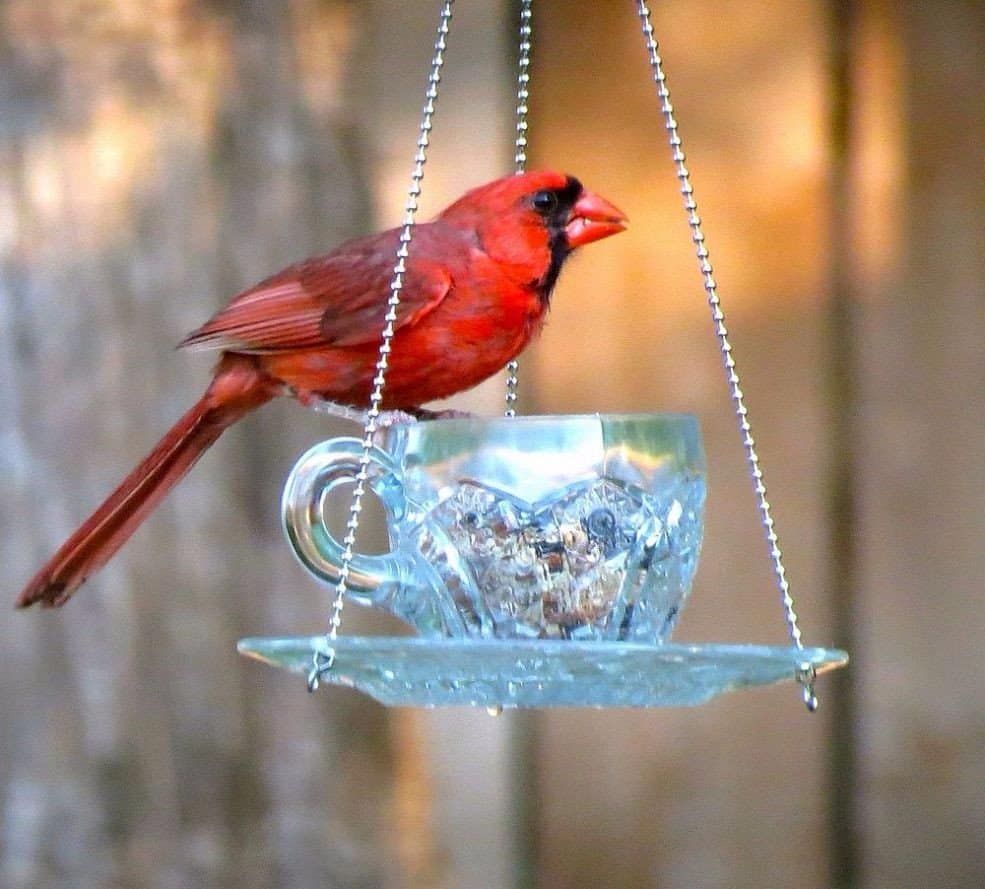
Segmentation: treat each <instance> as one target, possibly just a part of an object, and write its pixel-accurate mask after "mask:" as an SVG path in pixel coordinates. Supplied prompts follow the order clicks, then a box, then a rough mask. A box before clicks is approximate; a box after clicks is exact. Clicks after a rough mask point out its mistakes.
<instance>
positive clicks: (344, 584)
mask: <svg viewBox="0 0 985 889" xmlns="http://www.w3.org/2000/svg"><path fill="white" fill-rule="evenodd" d="M453 2H454V0H445V3H444V4H443V5H442V7H441V16H440V19H439V21H438V33H437V37H436V38H435V42H434V55H433V56H432V57H431V70H430V73H429V75H428V85H427V91H426V93H425V101H424V112H423V116H422V118H421V126H420V130H419V135H418V137H417V152H416V153H415V155H414V171H413V173H411V177H410V179H411V181H410V187H409V189H408V191H407V203H406V205H405V208H404V220H403V227H402V229H401V231H400V246H399V248H398V249H397V253H396V261H395V263H394V266H393V279H392V280H391V281H390V298H389V299H388V300H387V311H386V315H385V316H384V326H383V330H382V332H381V342H380V350H379V354H378V357H377V361H376V376H375V377H374V378H373V392H372V394H371V395H370V406H369V411H368V412H367V414H366V422H365V425H364V426H363V440H362V453H361V454H360V457H359V470H358V472H357V473H356V477H355V487H354V488H353V491H352V502H351V504H350V506H349V518H348V521H347V522H346V535H345V538H344V540H343V544H342V545H343V551H342V559H341V565H340V566H339V582H338V585H337V586H336V590H335V601H334V602H333V603H332V610H331V614H330V616H329V621H328V625H329V626H328V633H327V634H326V637H325V638H326V642H327V647H328V654H324V653H322V652H316V653H315V654H314V656H313V660H312V665H311V670H310V672H309V673H308V690H309V691H314V690H315V689H316V688H318V683H319V679H320V678H321V676H323V675H324V674H325V673H326V672H327V671H329V670H331V669H332V667H333V666H334V664H335V649H334V647H333V643H334V642H335V640H336V639H337V638H338V634H339V626H340V625H341V623H342V609H343V608H344V607H345V596H346V593H347V592H348V589H349V574H350V573H351V565H352V559H353V556H354V553H355V547H356V532H357V530H358V529H359V517H360V514H361V513H362V508H363V505H362V502H363V497H364V496H365V494H366V483H367V481H368V479H369V466H370V462H371V458H370V454H371V452H372V450H373V437H374V436H375V434H376V430H377V422H378V420H379V417H380V411H381V407H382V404H383V388H384V386H385V385H386V373H387V368H388V367H389V364H390V352H391V351H392V350H391V345H390V343H391V340H392V339H393V336H394V333H395V331H396V328H395V325H396V323H397V309H398V307H399V306H400V294H401V292H402V291H403V288H404V276H405V275H406V273H407V257H408V256H409V252H410V243H411V240H412V238H413V234H414V225H415V221H416V217H417V199H418V197H420V194H421V180H423V178H424V165H425V163H427V150H428V145H429V143H430V133H431V121H432V118H433V117H434V106H435V102H436V101H437V99H438V85H439V83H440V81H441V69H442V67H443V66H444V63H445V49H446V48H447V38H448V30H449V23H450V22H451V14H452V4H453Z"/></svg>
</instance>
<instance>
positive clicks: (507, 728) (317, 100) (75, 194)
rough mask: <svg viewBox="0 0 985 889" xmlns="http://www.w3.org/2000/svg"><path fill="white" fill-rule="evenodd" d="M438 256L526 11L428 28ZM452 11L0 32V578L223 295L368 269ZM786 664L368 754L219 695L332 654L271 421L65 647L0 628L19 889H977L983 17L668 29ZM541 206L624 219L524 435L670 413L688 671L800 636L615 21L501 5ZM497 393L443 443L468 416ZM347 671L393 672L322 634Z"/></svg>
mask: <svg viewBox="0 0 985 889" xmlns="http://www.w3.org/2000/svg"><path fill="white" fill-rule="evenodd" d="M456 5H457V6H458V7H459V8H458V9H457V10H456V16H455V20H454V26H453V28H452V33H451V37H450V40H449V50H448V54H447V67H446V71H445V77H444V80H443V88H442V94H441V99H440V102H439V107H438V114H437V118H436V121H435V130H434V133H433V140H432V141H433V152H432V155H431V160H430V162H429V164H428V167H427V175H426V179H425V185H424V200H423V213H424V215H425V216H427V215H430V214H432V213H435V212H437V211H438V210H439V209H440V208H441V207H442V206H443V205H444V204H445V202H446V201H447V200H449V199H451V198H452V197H454V196H456V195H458V194H459V193H460V192H462V191H463V190H464V189H466V188H467V187H470V186H472V185H475V184H478V183H480V182H483V181H485V180H487V179H490V178H494V177H495V176H498V175H501V174H503V173H505V172H508V171H509V170H510V169H512V166H511V164H512V134H513V119H512V113H513V105H514V100H513V90H514V83H515V70H514V64H515V43H516V41H515V38H514V29H515V22H516V17H517V12H518V10H517V5H516V4H515V3H512V2H505V0H500V2H493V0H488V2H484V3H476V2H467V0H463V2H461V3H459V4H456ZM437 14H438V3H437V2H430V0H429V2H426V3H425V2H420V3H413V4H410V3H402V2H399V0H364V2H344V0H290V2H286V0H285V2H280V3H274V2H267V3H262V2H255V0H208V2H187V0H142V2H138V0H60V2H58V3H37V2H35V0H0V376H2V379H3V386H2V387H0V478H2V485H0V578H2V586H0V589H2V591H3V596H4V597H5V598H6V600H7V601H8V603H12V602H13V599H14V597H15V596H16V593H17V591H18V590H19V588H20V587H21V585H22V584H23V583H24V582H25V581H26V579H27V578H28V577H29V576H30V575H31V574H32V573H33V572H34V570H35V569H36V568H37V567H38V565H39V564H40V563H41V562H42V560H43V559H44V558H46V557H47V556H48V555H49V554H50V553H51V552H52V551H53V550H54V549H55V547H56V546H57V545H58V544H59V543H60V542H61V541H62V540H63V539H64V537H65V536H66V535H67V534H68V533H69V532H70V531H71V530H72V529H74V527H75V526H76V525H77V524H78V523H79V522H80V521H81V520H82V519H83V518H84V517H85V516H86V515H87V514H88V512H89V511H90V510H91V508H93V507H94V506H95V505H96V503H97V502H98V501H99V500H100V499H101V498H102V496H103V495H104V494H105V493H107V492H108V490H109V489H110V488H111V487H112V486H113V485H114V484H115V483H116V482H117V481H118V480H119V479H120V478H121V477H122V475H123V474H124V473H125V472H126V471H128V470H129V469H130V468H131V467H132V466H133V465H134V464H135V463H136V461H137V460H138V459H139V458H140V457H142V456H143V454H144V453H145V451H146V450H147V449H149V448H150V446H151V445H152V444H153V443H154V441H156V439H157V436H158V435H159V434H160V433H161V432H163V430H164V429H165V428H166V427H167V426H168V425H169V424H170V422H171V421H172V420H173V419H175V418H176V417H177V416H178V415H179V414H180V413H181V412H182V411H183V410H184V409H185V408H186V407H187V406H188V404H190V402H191V400H192V399H193V398H196V397H197V396H198V395H199V393H200V391H201V390H202V388H204V386H205V383H206V381H207V380H208V376H209V366H210V360H211V359H210V358H209V357H208V356H198V355H186V354H182V353H175V352H174V350H173V345H174V344H175V343H176V342H178V341H179V340H180V339H181V338H182V336H183V335H184V334H186V333H187V332H188V331H189V330H191V329H193V328H195V327H197V326H198V325H199V324H200V323H201V322H202V321H203V320H204V319H206V318H207V317H208V316H210V315H211V314H212V313H213V311H214V310H215V309H216V308H218V307H219V306H220V305H221V304H223V303H224V302H225V301H226V300H227V299H228V298H229V297H230V296H231V295H233V294H234V293H236V292H238V291H239V290H240V289H242V288H244V287H246V286H248V285H250V284H252V283H254V282H255V281H257V280H259V279H260V278H262V277H264V276H265V275H267V274H268V273H270V272H272V271H276V270H277V269H279V268H281V267H282V266H284V265H286V264H288V263H289V262H292V261H294V260H296V259H299V258H302V257H304V256H307V255H311V254H315V253H319V252H325V251H327V250H328V249H330V248H331V247H332V246H334V245H335V244H337V243H338V242H340V241H341V240H343V239H344V238H346V237H349V236H352V235H354V234H358V233H362V232H365V231H368V230H372V229H375V228H378V227H382V226H386V225H393V224H396V223H397V222H398V221H399V219H400V211H401V207H402V205H403V201H404V195H405V191H406V186H407V183H408V181H409V175H410V171H411V168H412V156H413V150H414V141H415V139H416V128H417V124H418V120H419V116H420V108H421V103H422V98H423V90H424V84H425V76H426V72H427V66H428V62H429V59H430V56H431V51H432V43H433V31H434V27H435V25H436V22H437ZM653 23H654V26H655V30H656V34H657V37H658V38H659V40H660V42H661V49H662V54H663V57H664V61H665V63H666V66H667V72H668V82H669V85H670V88H671V92H672V95H673V99H674V102H675V106H676V110H677V117H678V120H679V123H680V126H681V133H682V136H683V139H684V145H685V148H686V150H687V152H688V158H689V167H690V169H691V172H692V175H693V177H694V184H695V189H696V196H697V200H698V204H699V207H700V209H701V213H702V217H703V219H704V222H705V228H706V234H707V237H708V246H709V248H710V251H711V256H712V260H713V262H714V264H715V268H716V273H717V278H718V280H719V283H720V287H721V293H722V299H723V303H724V306H725V309H726V312H727V314H728V318H729V322H730V330H731V333H732V336H733V339H734V345H735V349H736V356H737V361H738V364H739V368H740V370H741V372H742V373H743V377H744V389H745V392H746V395H747V397H748V399H749V404H750V409H751V416H752V419H753V423H754V429H755V431H756V433H757V442H758V444H759V447H760V451H761V456H762V459H763V463H764V466H765V469H766V473H767V479H768V482H769V483H770V494H771V498H772V500H773V505H774V509H775V513H776V518H777V523H778V530H779V533H780V537H781V542H782V543H783V544H784V547H785V551H786V556H787V561H788V571H789V576H790V578H791V581H792V584H793V590H794V594H795V596H796V599H797V605H798V610H799V613H800V616H801V619H802V622H803V627H804V632H805V641H806V642H807V644H809V645H836V646H839V647H844V648H847V649H849V650H850V652H851V654H852V658H853V659H852V664H851V666H850V668H849V669H848V670H846V671H842V673H841V674H839V675H832V676H827V677H824V678H823V679H822V680H821V681H820V682H819V688H818V690H819V693H820V695H821V698H822V702H821V710H820V712H818V713H817V714H816V715H814V716H808V715H807V714H806V713H805V712H804V710H803V706H802V704H801V702H800V700H799V696H798V694H797V690H796V688H795V687H794V686H792V685H791V686H788V687H777V688H771V689H764V690H756V691H747V692H743V693H741V694H736V695H732V696H728V697H725V698H722V699H719V700H717V701H715V702H714V703H711V704H709V705H706V706H703V707H700V708H696V709H690V710H666V711H653V712H630V711H625V710H614V711H566V712H531V713H506V714H504V715H503V716H501V717H500V718H498V719H493V718H490V717H489V716H487V715H486V714H485V713H484V712H475V713H473V712H471V711H467V710H448V711H439V712H419V711H411V710H399V711H386V710H384V709H382V708H380V707H378V706H377V705H376V704H374V703H372V702H371V701H368V700H366V699H364V698H362V697H361V696H359V695H358V694H356V693H354V692H349V691H346V690H339V689H331V690H327V691H323V692H321V693H319V694H317V695H314V696H311V695H308V694H307V692H306V691H305V688H304V683H303V682H302V681H301V680H300V679H299V678H298V677H296V676H289V675H287V674H280V673H277V672H275V671H272V670H270V669H268V668H265V667H262V666H261V665H259V664H255V663H252V662H247V661H244V660H243V659H241V658H239V657H238V656H237V655H236V651H235V643H236V640H237V638H239V637H241V636H245V635H261V634H269V635H293V634H308V633H318V632H321V631H322V630H323V629H324V627H325V620H326V614H327V610H328V607H329V602H330V595H329V594H328V593H327V592H326V591H325V590H323V589H319V588H318V587H317V586H316V585H315V584H314V582H313V581H311V580H310V579H309V578H308V577H307V576H306V575H305V574H304V573H303V572H302V570H301V569H300V568H299V567H298V566H297V564H296V563H295V562H294V560H293V558H292V556H291V554H290V553H289V551H288V548H287V546H286V544H285V543H284V542H283V540H282V537H281V532H280V527H279V519H278V499H279V493H280V488H281V486H282V484H283V481H284V479H285V478H286V475H287V473H288V471H289V469H290V467H291V466H292V464H293V461H294V460H295V459H296V458H297V456H298V455H299V454H300V453H301V452H302V451H303V450H304V449H305V448H307V447H308V446H309V445H310V444H312V443H314V442H315V441H318V440H319V439H322V438H327V437H330V436H332V435H336V434H339V433H340V432H349V431H351V430H350V428H349V427H345V426H342V425H339V424H337V423H333V422H329V421H328V420H326V418H324V417H321V416H316V415H313V414H310V413H308V412H305V411H304V410H303V409H301V408H300V407H299V406H298V405H296V404H293V403H287V402H285V403H283V404H273V405H270V406H268V407H265V408H264V409H263V410H262V411H261V412H260V413H259V414H258V415H256V416H255V417H253V418H251V419H250V420H248V421H247V422H245V423H243V424H241V425H240V426H238V427H237V428H236V429H235V430H233V431H232V432H230V433H229V434H228V435H227V436H225V437H224V438H223V440H222V441H221V442H220V443H219V444H218V445H217V446H216V447H215V448H214V449H213V450H212V452H211V453H209V455H208V456H207V457H206V458H205V459H204V460H203V461H202V463H201V464H199V466H198V467H197V468H196V469H195V471H194V473H193V474H192V476H191V477H190V478H189V479H188V480H187V481H186V482H185V483H184V484H182V486H181V487H180V488H179V489H178V490H177V491H176V492H175V493H174V494H173V495H172V496H171V497H170V498H169V499H168V500H167V502H166V503H165V504H164V506H163V507H162V508H161V509H160V510H159V511H158V512H157V513H156V514H155V516H154V517H153V518H152V519H151V520H150V521H149V522H148V523H147V525H146V526H145V527H144V528H143V529H142V530H141V531H140V533H138V534H137V535H136V537H135V538H134V539H133V541H132V542H131V543H130V544H129V545H128V546H127V547H126V549H125V550H124V551H123V552H122V553H121V555H120V556H119V557H118V558H117V559H116V560H115V561H114V562H113V563H112V564H111V566H109V567H108V568H107V569H106V570H104V571H103V572H102V573H101V574H100V575H99V577H98V578H97V579H95V580H94V581H92V582H91V583H90V584H89V586H88V587H87V588H86V589H85V590H84V591H83V593H82V594H81V595H79V597H78V599H77V600H76V601H73V602H72V603H71V604H70V605H69V607H67V608H66V609H64V610H63V611H60V612H55V613H40V612H38V611H32V612H28V613H14V612H13V611H12V610H8V612H7V613H6V614H5V615H4V616H3V617H2V618H0V662H2V670H0V885H3V886H5V887H11V889H15V887H36V886H44V887H48V886H72V887H130V886H135V887H136V886H139V887H144V886H147V887H187V886H216V887H222V886H230V887H231V886H236V887H313V886H330V887H418V886H420V887H432V886H434V887H479V889H497V887H514V886H515V887H528V886H530V887H532V886H542V887H564V889H568V887H570V889H575V887H596V886H606V887H695V886H701V887H764V886H784V887H805V889H806V887H824V886H839V887H853V886H858V887H914V889H916V887H921V889H922V887H927V886H934V887H965V886H977V885H980V880H981V875H982V874H983V873H985V791H983V788H985V690H983V689H985V683H983V682H982V680H981V676H982V669H983V663H985V658H983V654H982V639H983V636H985V618H983V613H985V612H983V608H982V578H983V576H985V555H983V553H985V547H983V546H982V527H983V516H985V472H983V466H985V435H983V428H985V424H983V420H985V410H983V395H985V371H983V368H985V361H983V354H982V329H983V328H985V296H983V290H982V280H983V278H985V260H983V250H982V243H983V241H982V222H983V207H985V200H983V198H985V194H983V191H985V189H983V182H985V179H983V175H982V153H981V146H982V144H985V116H983V110H982V109H983V107H985V103H983V90H982V86H983V66H982V60H981V47H982V45H983V43H982V41H983V37H985V15H983V10H982V7H981V4H979V3H976V2H968V0H963V2H962V0H942V2H939V3H933V4H926V3H916V2H903V3H891V2H888V0H858V2H849V0H841V2H836V0H827V2H825V0H784V2H780V0H762V2H759V3H753V4H750V3H747V2H737V0H688V2H683V0H667V2H662V3H655V4H654V18H653ZM534 33H535V39H534V64H533V72H532V73H533V82H532V86H531V100H530V107H531V131H530V138H531V152H530V154H531V164H532V165H537V166H551V167H555V168H560V169H564V170H567V171H569V172H572V173H575V174H577V175H578V176H579V177H581V178H582V179H583V180H584V181H585V182H586V183H587V184H588V185H589V186H590V187H591V188H593V189H597V190H598V191H600V192H601V193H603V194H605V195H606V196H608V197H610V198H612V200H614V201H615V202H616V203H617V204H619V205H620V206H621V207H622V208H623V209H624V210H625V211H626V212H627V213H628V215H629V217H630V219H631V220H632V226H631V228H630V230H629V232H628V233H627V234H624V235H622V236H620V237H619V238H614V239H612V240H611V241H606V242H604V243H603V244H599V245H597V246H593V247H592V248H591V250H590V251H586V253H585V255H584V256H581V257H580V258H579V259H578V260H577V261H574V262H572V264H571V267H570V268H569V269H568V270H567V272H566V274H565V276H564V277H563V278H562V280H561V283H560V285H559V287H558V290H557V292H556V294H555V299H554V308H553V311H552V316H551V320H550V323H549V326H548V329H547V331H546V333H545V335H544V336H543V338H542V339H541V341H540V342H539V343H538V344H537V345H536V346H535V347H534V348H532V349H531V350H530V351H529V352H528V353H527V354H526V355H525V356H524V357H523V360H522V368H521V393H522V406H523V410H524V411H525V412H540V413H564V412H582V411H596V410H597V411H659V410H684V411H689V412H693V413H695V414H697V415H698V416H699V417H700V420H701V423H702V426H703V429H704V434H705V439H706V447H707V451H708V459H709V467H710V494H709V500H708V514H707V516H708V519H707V534H706V544H705V547H704V551H703V556H702V564H701V566H700V568H699V572H698V578H697V582H696V586H695V590H694V594H693V596H692V598H691V600H690V603H689V606H688V608H687V609H686V611H685V613H684V617H683V620H682V623H681V625H680V628H679V630H678V632H677V639H678V640H680V641H711V640H716V641H729V642H743V641H748V642H760V643H768V644H782V643H784V641H785V638H786V637H785V629H784V625H783V619H782V612H781V609H780V605H779V602H778V597H777V594H776V592H775V589H774V585H773V582H772V579H771V575H770V570H769V564H768V559H767V552H766V548H765V544H764V543H763V541H762V532H761V530H760V528H759V525H758V520H757V514H756V507H755V501H754V498H753V495H752V492H751V486H750V484H749V481H748V477H747V471H746V468H745V465H744V463H743V455H742V448H741V443H740V438H739V435H738V432H737V429H736V424H735V419H734V417H733V415H732V412H731V406H730V403H729V400H728V395H727V390H726V386H725V381H724V376H723V373H722V369H721V360H720V356H719V354H718V351H717V346H716V344H715V341H714V337H713V329H712V325H711V322H710V319H709V313H708V308H707V305H706V304H705V299H704V294H703V291H702V289H701V281H700V276H699V275H698V272H697V268H696V263H695V260H694V256H693V248H692V247H691V244H690V242H689V238H688V232H687V228H686V225H685V221H684V215H683V211H682V208H681V202H680V196H679V194H678V192H677V184H676V181H675V179H674V175H673V167H672V164H671V161H670V156H669V151H668V149H667V147H666V142H665V136H664V133H663V129H662V120H661V118H660V116H659V113H658V104H657V98H656V93H655V89H654V86H653V83H652V80H651V78H650V72H649V70H648V67H647V63H646V56H645V52H644V46H643V40H642V37H641V35H640V31H639V23H638V20H637V18H636V15H635V12H634V4H633V3H631V2H628V0H626V2H620V3H616V2H605V3H598V2H589V0H567V2H561V0H537V2H535V3H534ZM501 404H502V381H500V380H496V381H493V382H491V383H490V384H487V385H486V386H485V387H483V388H482V389H481V390H480V391H478V392H476V393H473V394H471V395H470V396H468V397H467V398H465V399H460V400H459V401H458V402H457V406H459V407H465V408H467V409H470V410H475V411H479V412H483V413H489V414H493V413H496V412H497V411H499V410H501ZM343 631H344V632H352V633H371V632H392V631H394V627H393V625H392V624H391V623H388V622H387V621H386V620H384V619H383V618H381V617H380V616H378V615H372V614H366V613H364V612H363V613H360V612H359V610H358V609H356V608H351V609H348V610H347V611H346V614H345V620H344V623H343Z"/></svg>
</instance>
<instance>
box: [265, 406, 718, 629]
mask: <svg viewBox="0 0 985 889" xmlns="http://www.w3.org/2000/svg"><path fill="white" fill-rule="evenodd" d="M375 444H376V446H375V447H374V448H373V450H372V451H371V454H370V457H371V462H370V465H369V481H370V484H371V486H372V490H373V491H374V492H375V494H376V495H377V496H378V497H379V499H380V500H381V502H382V504H383V507H384V509H385V512H386V518H387V527H388V531H389V536H390V545H391V548H390V552H388V553H384V554H382V555H366V554H360V553H357V554H356V555H355V557H354V558H353V560H352V562H351V570H350V574H349V578H348V581H347V588H348V591H349V595H350V597H351V598H352V599H353V600H354V601H356V602H359V603H361V604H368V605H374V606H377V607H380V608H384V609H386V610H387V611H390V612H391V613H393V614H395V615H396V616H398V617H400V618H402V619H403V620H405V621H407V622H408V623H409V624H411V625H412V626H413V627H414V628H415V629H416V630H417V631H418V632H419V633H420V634H421V635H424V636H444V637H478V638H500V639H579V640H596V641H602V640H610V641H627V642H645V643H649V644H654V643H658V642H662V641H665V640H666V639H668V638H669V636H670V634H671V632H672V630H673V628H674V626H675V625H676V623H677V619H678V617H679V614H680V609H681V606H682V605H683V602H684V600H685V598H686V597H687V594H688V592H689V591H690V587H691V581H692V578H693V576H694V571H695V568H696V566H697V560H698V554H699V551H700V548H701V538H702V529H703V507H704V499H705V476H704V458H703V453H702V447H701V438H700V433H699V430H698V424H697V421H696V420H695V418H694V417H691V416H687V415H681V414H648V415H645V414H644V415H585V416H559V417H515V418H505V417H504V418H495V419H479V418H462V419H459V418H455V419H443V420H431V421H426V422H420V423H406V424H394V425H391V426H388V427H386V428H384V429H381V430H380V431H379V432H378V433H377V435H376V439H375ZM361 452H362V444H361V442H360V440H359V439H355V438H336V439H332V440H330V441H326V442H322V443H321V444H319V445H316V446H315V447H314V448H312V449H311V450H310V451H308V452H307V454H305V455H304V457H302V458H301V460H300V461H299V462H298V464H297V465H296V466H295V468H294V470H293V472H292V473H291V476H290V478H289V479H288V482H287V486H286V488H285V491H284V500H283V516H284V524H285V528H286V531H287V535H288V538H289V540H290V542H291V544H292V546H293V547H294V550H295V552H296V553H297V555H298V557H299V558H300V560H301V562H302V564H303V565H305V566H306V567H307V568H308V569H309V570H310V571H311V572H312V573H313V574H315V575H316V576H317V577H319V578H321V579H322V580H325V581H327V582H329V583H331V584H337V583H338V579H339V570H340V566H341V562H342V551H343V550H342V546H341V545H340V543H339V541H338V540H337V539H336V538H335V537H334V536H333V534H332V533H331V531H330V530H329V528H328V526H327V524H326V522H325V512H326V508H327V507H326V500H327V496H328V493H329V492H330V491H331V490H332V489H333V488H335V487H336V486H338V485H340V484H344V483H349V482H351V481H352V480H353V478H354V476H355V475H356V473H357V472H358V470H359V458H360V454H361Z"/></svg>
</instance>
